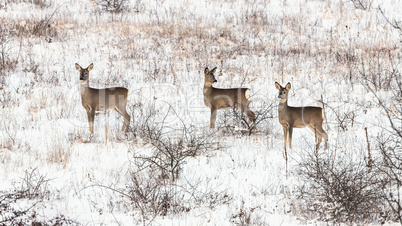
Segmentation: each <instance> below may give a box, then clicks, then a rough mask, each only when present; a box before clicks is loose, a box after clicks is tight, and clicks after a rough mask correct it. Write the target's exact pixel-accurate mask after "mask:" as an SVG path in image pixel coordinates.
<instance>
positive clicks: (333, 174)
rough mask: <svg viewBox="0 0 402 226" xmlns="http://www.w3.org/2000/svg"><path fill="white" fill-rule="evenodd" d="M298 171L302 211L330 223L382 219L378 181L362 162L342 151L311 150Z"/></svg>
mask: <svg viewBox="0 0 402 226" xmlns="http://www.w3.org/2000/svg"><path fill="white" fill-rule="evenodd" d="M299 174H300V176H301V177H302V178H304V179H305V181H306V184H305V185H304V186H303V187H302V188H301V189H300V191H301V197H302V198H303V199H304V200H305V201H306V205H305V206H304V208H303V211H302V212H303V213H304V214H306V215H308V216H313V217H316V218H318V219H319V220H323V221H328V222H332V223H343V222H346V223H365V222H376V221H377V222H378V221H379V220H380V219H382V217H383V216H382V215H383V209H384V208H385V206H386V205H385V203H384V200H383V199H382V197H381V196H380V194H379V192H378V189H379V188H380V187H379V185H380V183H379V182H380V180H379V179H378V177H377V174H376V173H372V172H369V171H368V169H367V168H366V164H365V163H364V162H363V161H361V162H357V161H352V160H350V159H348V158H347V157H346V156H345V155H344V154H343V153H338V154H337V155H335V154H330V153H328V152H325V153H319V152H314V154H309V155H308V157H307V159H305V160H304V161H303V162H302V163H301V164H300V171H299Z"/></svg>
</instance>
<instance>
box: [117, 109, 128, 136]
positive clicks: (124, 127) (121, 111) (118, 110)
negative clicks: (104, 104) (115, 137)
mask: <svg viewBox="0 0 402 226" xmlns="http://www.w3.org/2000/svg"><path fill="white" fill-rule="evenodd" d="M115 110H116V111H117V112H118V113H119V114H120V115H121V116H123V118H124V122H123V127H122V128H121V130H122V131H124V132H126V133H127V132H128V127H129V125H130V119H131V117H130V115H129V114H128V113H127V111H126V106H125V105H121V106H119V107H116V108H115Z"/></svg>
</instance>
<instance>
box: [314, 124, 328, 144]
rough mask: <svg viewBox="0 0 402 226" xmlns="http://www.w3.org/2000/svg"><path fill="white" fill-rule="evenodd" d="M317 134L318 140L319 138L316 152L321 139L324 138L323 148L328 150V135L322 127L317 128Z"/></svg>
mask: <svg viewBox="0 0 402 226" xmlns="http://www.w3.org/2000/svg"><path fill="white" fill-rule="evenodd" d="M317 133H318V134H319V135H320V138H319V141H318V144H317V150H318V148H319V146H320V143H321V138H322V137H324V141H325V148H324V149H325V150H327V149H328V134H327V133H326V132H325V130H324V129H323V128H322V125H321V126H318V127H317Z"/></svg>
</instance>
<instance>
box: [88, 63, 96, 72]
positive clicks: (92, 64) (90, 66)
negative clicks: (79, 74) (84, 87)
mask: <svg viewBox="0 0 402 226" xmlns="http://www.w3.org/2000/svg"><path fill="white" fill-rule="evenodd" d="M93 68H94V63H91V64H90V65H89V66H88V68H87V69H88V71H90V70H92V69H93Z"/></svg>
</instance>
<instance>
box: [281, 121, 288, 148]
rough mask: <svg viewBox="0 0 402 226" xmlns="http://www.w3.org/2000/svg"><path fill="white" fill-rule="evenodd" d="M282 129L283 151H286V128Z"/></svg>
mask: <svg viewBox="0 0 402 226" xmlns="http://www.w3.org/2000/svg"><path fill="white" fill-rule="evenodd" d="M282 127H283V149H284V150H285V151H286V141H287V138H288V128H287V127H286V126H285V125H282Z"/></svg>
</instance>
